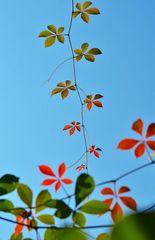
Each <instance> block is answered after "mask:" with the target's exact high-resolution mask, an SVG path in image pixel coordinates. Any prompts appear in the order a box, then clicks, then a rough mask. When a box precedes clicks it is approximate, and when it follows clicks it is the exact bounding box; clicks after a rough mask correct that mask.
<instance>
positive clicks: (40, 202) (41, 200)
mask: <svg viewBox="0 0 155 240" xmlns="http://www.w3.org/2000/svg"><path fill="white" fill-rule="evenodd" d="M51 198H52V196H51V194H50V193H49V191H48V190H42V191H41V192H40V193H39V194H38V196H37V198H36V203H35V206H36V209H35V212H36V213H38V212H40V211H42V210H43V209H45V208H46V206H45V205H44V204H45V203H46V202H47V201H48V200H50V199H51Z"/></svg>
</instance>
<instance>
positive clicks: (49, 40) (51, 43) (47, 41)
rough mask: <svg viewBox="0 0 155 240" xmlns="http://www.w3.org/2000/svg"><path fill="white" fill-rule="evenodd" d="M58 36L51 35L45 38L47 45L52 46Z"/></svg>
mask: <svg viewBox="0 0 155 240" xmlns="http://www.w3.org/2000/svg"><path fill="white" fill-rule="evenodd" d="M55 40H56V37H55V36H54V37H49V38H47V39H46V40H45V47H50V46H52V45H53V44H54V43H55Z"/></svg>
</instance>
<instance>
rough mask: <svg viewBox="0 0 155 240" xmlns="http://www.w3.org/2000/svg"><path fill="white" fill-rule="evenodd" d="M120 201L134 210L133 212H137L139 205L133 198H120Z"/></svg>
mask: <svg viewBox="0 0 155 240" xmlns="http://www.w3.org/2000/svg"><path fill="white" fill-rule="evenodd" d="M120 199H121V201H122V202H123V204H124V205H125V206H126V207H128V208H130V209H132V210H133V211H136V210H137V203H136V201H135V200H134V199H133V198H131V197H120Z"/></svg>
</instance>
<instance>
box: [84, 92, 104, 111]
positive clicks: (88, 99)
mask: <svg viewBox="0 0 155 240" xmlns="http://www.w3.org/2000/svg"><path fill="white" fill-rule="evenodd" d="M102 97H103V96H102V95H101V94H96V95H95V96H94V98H93V97H92V95H88V96H87V97H86V99H85V100H84V103H85V104H86V107H87V108H88V110H90V109H91V108H92V106H93V105H95V106H96V107H103V105H102V103H101V102H100V101H98V99H100V98H102Z"/></svg>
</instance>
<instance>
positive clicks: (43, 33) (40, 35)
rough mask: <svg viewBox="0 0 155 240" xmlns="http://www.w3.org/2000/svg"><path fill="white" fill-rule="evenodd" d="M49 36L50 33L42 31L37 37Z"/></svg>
mask: <svg viewBox="0 0 155 240" xmlns="http://www.w3.org/2000/svg"><path fill="white" fill-rule="evenodd" d="M51 35H52V33H51V32H49V31H47V30H45V31H42V32H40V33H39V37H49V36H51Z"/></svg>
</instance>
